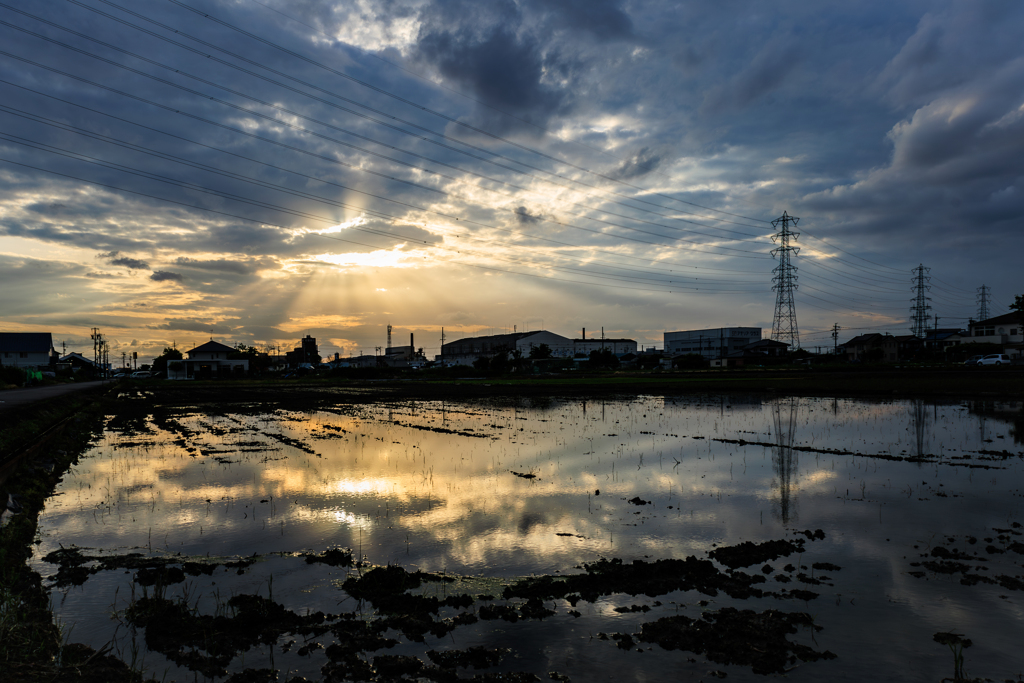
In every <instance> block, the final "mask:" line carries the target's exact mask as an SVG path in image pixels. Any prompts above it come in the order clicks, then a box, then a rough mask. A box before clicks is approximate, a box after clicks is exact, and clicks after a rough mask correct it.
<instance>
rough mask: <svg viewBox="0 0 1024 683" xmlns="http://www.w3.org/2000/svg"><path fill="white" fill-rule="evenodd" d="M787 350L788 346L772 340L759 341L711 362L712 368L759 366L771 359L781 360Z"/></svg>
mask: <svg viewBox="0 0 1024 683" xmlns="http://www.w3.org/2000/svg"><path fill="white" fill-rule="evenodd" d="M788 350H789V344H786V343H785V342H780V341H775V340H774V339H759V340H757V341H756V342H751V343H750V344H747V345H746V346H744V347H742V348H740V349H738V350H736V351H733V352H731V353H729V354H727V355H726V356H724V357H723V358H716V359H714V360H712V361H711V363H710V365H711V367H713V368H722V367H726V368H742V367H743V366H745V365H761V364H763V363H765V362H766V361H768V360H769V359H771V358H781V357H783V356H785V355H786V352H787V351H788Z"/></svg>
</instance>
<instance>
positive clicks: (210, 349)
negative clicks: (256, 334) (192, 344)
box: [187, 339, 235, 356]
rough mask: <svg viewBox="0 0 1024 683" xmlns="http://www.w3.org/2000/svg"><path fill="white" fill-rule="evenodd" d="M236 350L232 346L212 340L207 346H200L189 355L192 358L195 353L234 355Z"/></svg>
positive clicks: (189, 352)
mask: <svg viewBox="0 0 1024 683" xmlns="http://www.w3.org/2000/svg"><path fill="white" fill-rule="evenodd" d="M234 352H235V349H233V348H231V347H230V346H226V345H224V344H221V343H220V342H215V341H213V340H212V339H211V340H210V341H208V342H206V343H205V344H200V345H199V346H197V347H196V348H194V349H192V350H191V351H188V352H187V353H188V355H189V356H191V355H192V354H193V353H234Z"/></svg>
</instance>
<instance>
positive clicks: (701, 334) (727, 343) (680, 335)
mask: <svg viewBox="0 0 1024 683" xmlns="http://www.w3.org/2000/svg"><path fill="white" fill-rule="evenodd" d="M760 340H761V328H760V327H718V328H714V329H709V330H685V331H680V332H666V333H665V353H666V354H667V355H671V356H681V355H685V354H688V353H695V354H699V355H700V356H702V357H704V358H706V359H708V360H713V359H715V358H724V357H726V356H728V355H729V354H731V353H734V352H736V351H739V350H740V349H742V348H743V347H744V346H746V345H748V344H751V343H753V342H756V341H760Z"/></svg>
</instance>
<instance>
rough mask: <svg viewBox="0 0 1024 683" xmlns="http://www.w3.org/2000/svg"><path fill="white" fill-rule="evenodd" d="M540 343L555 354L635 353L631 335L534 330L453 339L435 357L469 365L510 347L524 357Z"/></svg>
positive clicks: (510, 350) (558, 356)
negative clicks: (580, 335)
mask: <svg viewBox="0 0 1024 683" xmlns="http://www.w3.org/2000/svg"><path fill="white" fill-rule="evenodd" d="M541 345H545V346H547V347H548V348H549V349H551V355H552V356H553V357H555V358H573V357H578V356H589V355H590V352H591V351H599V350H601V349H608V350H609V351H611V352H612V353H614V354H616V355H622V354H626V353H636V350H637V344H636V341H635V340H633V339H586V338H581V339H569V338H568V337H563V336H562V335H560V334H555V333H554V332H548V331H547V330H537V331H536V332H513V333H512V334H492V335H487V336H484V337H466V338H464V339H457V340H455V341H452V342H448V343H447V344H445V345H444V346H442V347H441V355H440V356H438V357H437V359H438V360H443V361H444V362H445V363H450V364H453V365H472V364H473V361H475V360H476V359H477V358H480V357H481V356H488V357H489V356H494V355H496V354H498V353H501V352H505V353H512V352H513V351H519V352H520V353H521V354H522V355H523V357H524V358H528V357H529V356H530V352H531V351H532V350H533V349H535V348H539V347H540V346H541Z"/></svg>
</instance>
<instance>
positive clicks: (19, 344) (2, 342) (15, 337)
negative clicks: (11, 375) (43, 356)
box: [0, 332, 53, 353]
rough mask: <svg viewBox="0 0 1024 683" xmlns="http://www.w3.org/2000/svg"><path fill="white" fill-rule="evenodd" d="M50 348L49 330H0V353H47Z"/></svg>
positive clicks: (51, 339) (51, 340) (51, 343)
mask: <svg viewBox="0 0 1024 683" xmlns="http://www.w3.org/2000/svg"><path fill="white" fill-rule="evenodd" d="M52 348H53V335H52V334H50V333H49V332H0V353H49V352H50V349H52Z"/></svg>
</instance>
